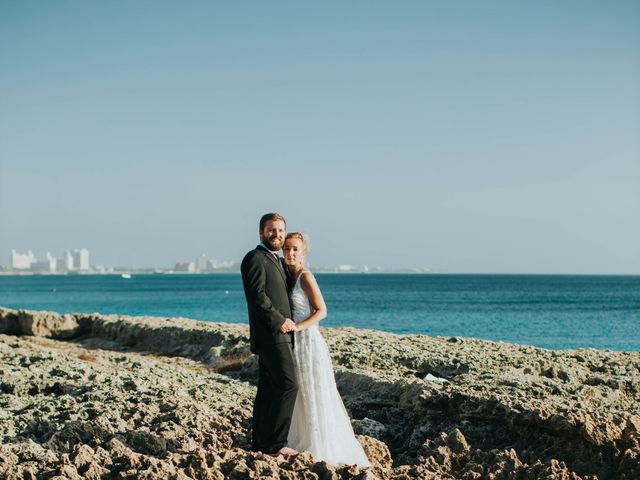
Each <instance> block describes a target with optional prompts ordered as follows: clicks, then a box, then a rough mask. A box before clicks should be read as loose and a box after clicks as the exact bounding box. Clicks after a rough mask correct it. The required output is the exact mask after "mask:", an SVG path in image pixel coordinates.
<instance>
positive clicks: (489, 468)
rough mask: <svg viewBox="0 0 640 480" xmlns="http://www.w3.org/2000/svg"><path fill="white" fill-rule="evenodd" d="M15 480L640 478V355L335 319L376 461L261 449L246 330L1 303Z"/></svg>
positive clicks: (2, 415) (6, 448)
mask: <svg viewBox="0 0 640 480" xmlns="http://www.w3.org/2000/svg"><path fill="white" fill-rule="evenodd" d="M0 332H1V334H0V375H1V379H2V380H1V383H0V478H9V479H23V478H34V479H36V478H37V479H41V478H58V479H61V478H67V479H75V478H89V479H93V478H95V479H98V478H175V479H189V478H193V479H200V478H203V479H223V478H276V479H277V478H283V479H293V478H296V479H297V478H306V479H325V478H326V479H333V478H359V479H360V478H361V479H364V478H383V479H391V478H398V479H413V478H425V479H431V478H432V479H442V478H450V479H454V478H455V479H457V478H460V479H481V478H496V479H497V478H505V479H506V478H513V479H542V478H545V479H596V478H597V479H637V478H640V433H639V431H640V386H639V385H640V384H639V382H640V354H639V353H635V352H634V353H626V352H612V351H601V350H571V351H569V350H568V351H552V350H544V349H539V348H535V347H530V346H520V345H510V344H504V343H495V342H488V341H481V340H474V339H466V338H457V337H456V338H448V339H447V338H438V337H426V336H419V335H393V334H388V333H383V332H374V331H364V330H355V329H324V330H323V334H324V335H325V338H326V339H327V343H328V344H329V348H330V351H331V353H332V357H333V360H334V364H335V367H336V380H337V383H338V387H339V389H340V391H341V394H342V396H343V399H344V401H345V405H346V407H347V409H348V410H349V412H350V414H351V416H352V418H353V419H354V420H353V425H354V430H355V431H356V433H357V434H358V440H359V441H360V442H361V443H362V444H363V446H364V448H365V450H366V452H367V454H368V456H369V458H370V459H371V460H372V462H373V464H374V467H373V468H371V469H362V468H359V467H353V466H339V467H336V466H331V465H327V464H325V463H324V462H317V461H315V460H314V459H313V458H312V456H311V455H310V454H308V453H305V454H302V455H300V456H299V457H297V458H296V459H295V460H283V459H281V458H280V459H274V458H271V457H269V456H266V455H263V454H261V453H254V452H250V451H249V438H250V418H251V405H252V401H253V397H254V395H255V376H256V362H255V358H254V357H252V356H251V354H250V353H249V350H248V328H247V327H246V326H244V325H234V324H219V323H218V324H213V323H206V322H198V321H194V320H188V319H164V318H150V317H127V316H115V315H104V316H102V315H99V314H74V315H58V314H56V313H53V312H29V311H14V310H10V309H5V308H1V307H0Z"/></svg>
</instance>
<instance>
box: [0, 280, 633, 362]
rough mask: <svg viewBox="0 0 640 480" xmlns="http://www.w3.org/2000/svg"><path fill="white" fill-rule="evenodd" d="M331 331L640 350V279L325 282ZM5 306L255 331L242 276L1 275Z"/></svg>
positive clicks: (1, 302)
mask: <svg viewBox="0 0 640 480" xmlns="http://www.w3.org/2000/svg"><path fill="white" fill-rule="evenodd" d="M317 279H318V283H319V284H320V287H321V289H322V291H323V294H324V296H325V300H326V302H327V305H328V308H329V316H328V318H327V319H326V320H324V321H323V323H322V324H323V325H324V326H326V327H340V326H353V327H358V328H370V329H377V330H385V331H388V332H394V333H420V334H426V335H441V336H464V337H475V338H483V339H489V340H501V341H506V342H514V343H523V344H531V345H537V346H540V347H545V348H583V347H593V348H602V349H604V348H607V349H613V350H633V351H638V350H640V276H605V275H597V276H589V275H384V274H368V275H363V274H358V275H344V274H343V275H340V274H318V275H317ZM0 305H2V306H5V307H10V308H25V309H32V310H53V311H57V312H61V313H68V312H100V313H119V314H127V315H153V316H160V317H180V316H181V317H187V318H195V319H200V320H208V321H220V322H232V323H246V322H247V314H246V305H245V300H244V293H243V291H242V282H241V279H240V276H239V275H238V274H217V275H134V276H133V278H132V279H130V280H125V279H123V278H121V277H119V276H117V275H68V276H0Z"/></svg>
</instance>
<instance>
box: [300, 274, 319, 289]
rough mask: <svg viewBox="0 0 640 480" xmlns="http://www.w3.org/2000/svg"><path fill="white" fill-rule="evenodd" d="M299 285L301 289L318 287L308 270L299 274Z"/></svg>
mask: <svg viewBox="0 0 640 480" xmlns="http://www.w3.org/2000/svg"><path fill="white" fill-rule="evenodd" d="M300 283H301V284H302V286H303V287H305V286H308V287H312V286H317V285H318V282H316V277H314V276H313V273H311V272H310V271H309V270H303V271H302V273H301V274H300Z"/></svg>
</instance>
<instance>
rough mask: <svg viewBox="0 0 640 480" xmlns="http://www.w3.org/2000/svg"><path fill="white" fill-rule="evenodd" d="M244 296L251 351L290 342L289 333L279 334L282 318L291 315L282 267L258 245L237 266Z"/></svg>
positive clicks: (283, 319) (254, 351) (255, 351)
mask: <svg viewBox="0 0 640 480" xmlns="http://www.w3.org/2000/svg"><path fill="white" fill-rule="evenodd" d="M240 271H241V272H242V284H243V286H244V295H245V297H246V299H247V308H248V310H249V332H250V340H251V351H252V352H253V353H257V352H258V348H259V347H260V346H261V345H274V344H277V343H291V340H292V338H291V337H292V335H291V334H289V333H280V332H279V330H280V327H281V326H282V324H283V323H284V321H285V319H287V318H291V306H290V305H289V295H288V293H287V279H286V276H285V272H284V268H283V267H282V265H281V264H280V263H279V262H278V260H276V258H275V257H274V256H273V255H272V254H271V253H269V252H268V251H267V250H266V249H264V248H262V247H256V249H255V250H251V251H250V252H249V253H247V254H246V255H245V257H244V259H243V260H242V264H241V266H240Z"/></svg>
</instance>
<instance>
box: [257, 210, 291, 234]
mask: <svg viewBox="0 0 640 480" xmlns="http://www.w3.org/2000/svg"><path fill="white" fill-rule="evenodd" d="M269 220H273V221H274V222H275V221H276V220H282V221H283V222H284V225H285V227H286V226H287V221H286V220H285V219H284V217H283V216H282V215H280V214H279V213H266V214H265V215H263V216H262V218H261V219H260V233H262V231H263V230H264V227H265V226H266V225H267V222H268V221H269Z"/></svg>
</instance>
